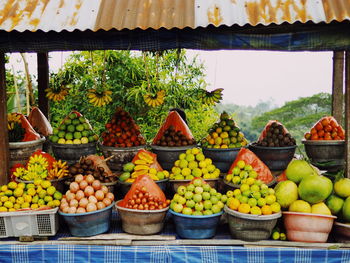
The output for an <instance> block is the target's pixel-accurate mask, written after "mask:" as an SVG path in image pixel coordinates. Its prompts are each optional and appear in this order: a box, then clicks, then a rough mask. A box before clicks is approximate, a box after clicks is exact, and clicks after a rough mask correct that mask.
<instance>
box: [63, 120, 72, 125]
mask: <svg viewBox="0 0 350 263" xmlns="http://www.w3.org/2000/svg"><path fill="white" fill-rule="evenodd" d="M71 123H72V120H71V119H66V120H65V121H64V124H66V125H69V124H71Z"/></svg>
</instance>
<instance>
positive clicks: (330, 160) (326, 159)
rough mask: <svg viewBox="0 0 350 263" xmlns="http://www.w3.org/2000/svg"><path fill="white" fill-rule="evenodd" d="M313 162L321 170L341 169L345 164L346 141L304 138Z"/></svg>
mask: <svg viewBox="0 0 350 263" xmlns="http://www.w3.org/2000/svg"><path fill="white" fill-rule="evenodd" d="M302 143H303V144H304V146H305V152H306V155H307V156H308V157H309V159H310V161H311V163H312V164H313V165H314V166H316V167H317V168H319V169H321V170H335V171H337V170H340V169H343V168H344V164H345V141H343V140H341V141H336V140H330V141H324V140H323V141H313V140H302Z"/></svg>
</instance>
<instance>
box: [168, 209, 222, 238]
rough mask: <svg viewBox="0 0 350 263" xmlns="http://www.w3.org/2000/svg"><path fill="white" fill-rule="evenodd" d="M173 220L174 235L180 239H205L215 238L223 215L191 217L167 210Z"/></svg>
mask: <svg viewBox="0 0 350 263" xmlns="http://www.w3.org/2000/svg"><path fill="white" fill-rule="evenodd" d="M169 212H170V213H171V214H172V218H173V220H174V224H175V229H176V233H177V234H178V235H179V236H180V237H181V238H187V239H206V238H212V237H213V236H215V233H216V228H217V226H218V224H219V222H220V217H221V215H222V214H223V213H224V212H223V211H221V212H220V213H216V214H213V215H208V216H192V215H184V214H180V213H176V212H174V211H173V210H171V209H170V210H169Z"/></svg>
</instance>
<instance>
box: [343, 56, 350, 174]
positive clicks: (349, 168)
mask: <svg viewBox="0 0 350 263" xmlns="http://www.w3.org/2000/svg"><path fill="white" fill-rule="evenodd" d="M344 127H345V145H346V149H345V150H346V155H345V161H346V168H345V176H346V177H348V178H349V177H350V52H349V51H346V52H345V125H344Z"/></svg>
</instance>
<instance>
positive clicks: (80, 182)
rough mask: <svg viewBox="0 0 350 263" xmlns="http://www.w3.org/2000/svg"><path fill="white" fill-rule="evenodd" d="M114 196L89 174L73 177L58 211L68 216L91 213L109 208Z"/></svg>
mask: <svg viewBox="0 0 350 263" xmlns="http://www.w3.org/2000/svg"><path fill="white" fill-rule="evenodd" d="M113 200H114V195H113V194H112V193H110V192H109V190H108V188H107V186H104V185H101V182H100V181H99V180H96V179H95V178H94V177H93V176H92V175H91V174H90V175H87V176H83V175H82V174H78V175H77V176H75V180H74V182H71V183H70V185H69V190H68V191H67V192H66V194H65V195H64V196H63V198H62V200H61V205H60V211H62V212H63V213H68V214H75V213H86V212H93V211H96V210H100V209H103V208H105V207H107V206H110V205H111V204H112V202H113Z"/></svg>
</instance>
